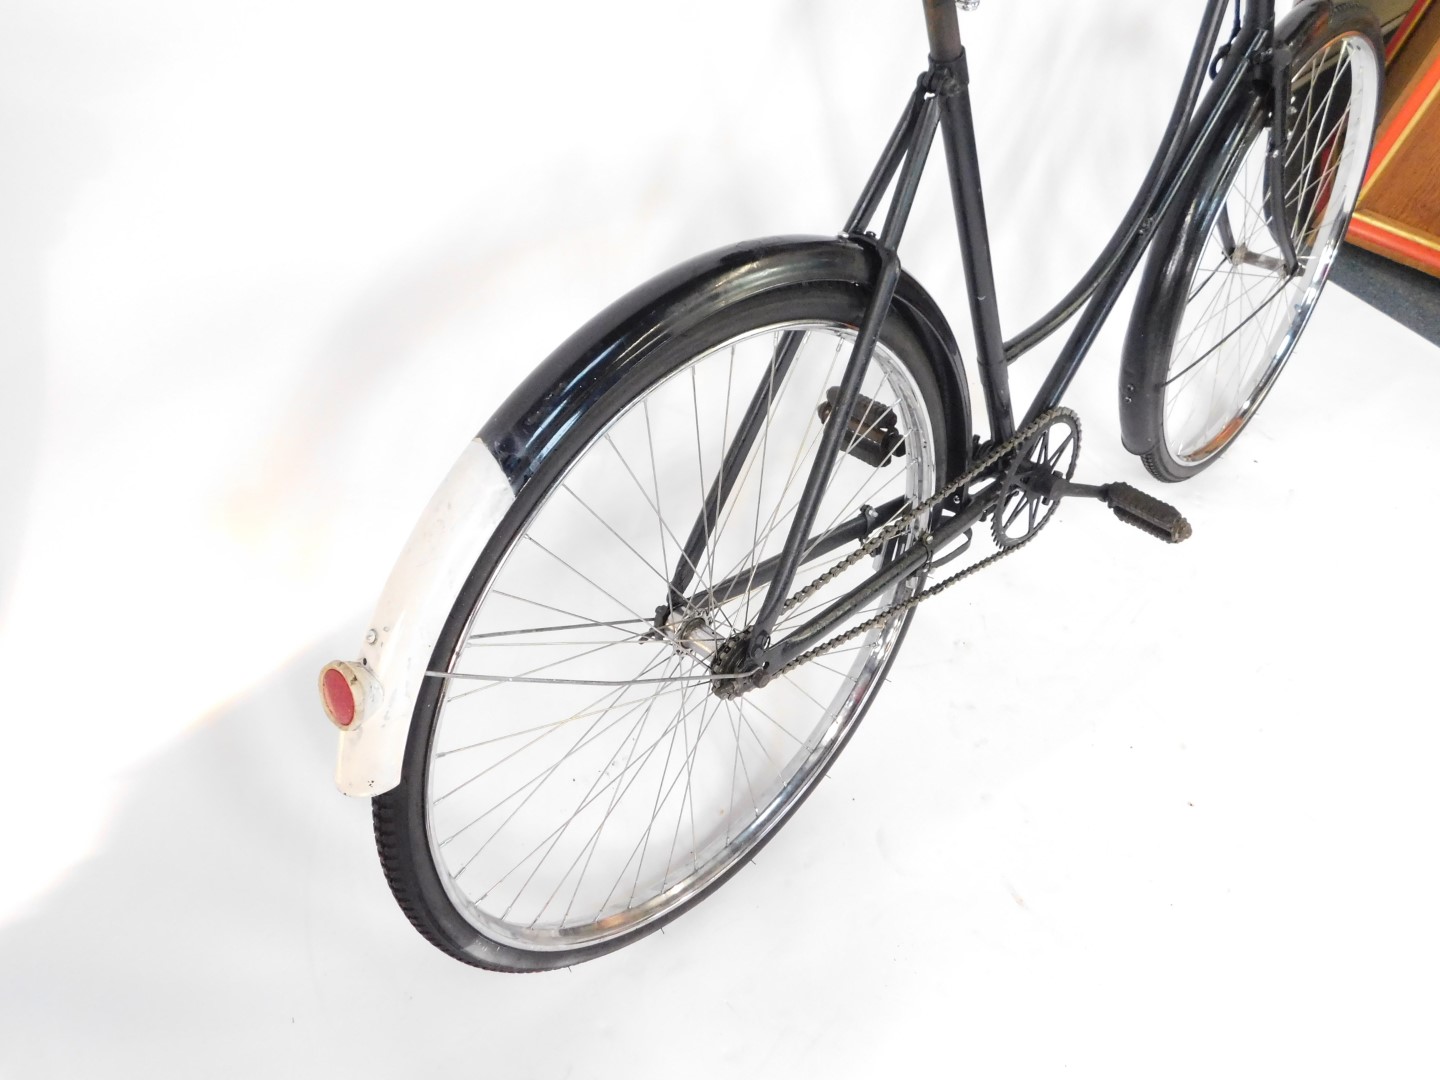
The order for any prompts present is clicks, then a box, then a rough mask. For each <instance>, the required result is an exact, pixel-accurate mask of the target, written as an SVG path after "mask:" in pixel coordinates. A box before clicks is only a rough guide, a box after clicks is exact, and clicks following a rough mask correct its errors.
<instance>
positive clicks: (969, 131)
mask: <svg viewBox="0 0 1440 1080" xmlns="http://www.w3.org/2000/svg"><path fill="white" fill-rule="evenodd" d="M926 2H927V11H928V4H929V0H926ZM947 6H949V7H950V8H951V13H952V15H953V12H954V4H953V2H952V3H949V4H948V5H947ZM954 43H955V45H956V46H957V48H958V53H957V55H956V56H954V57H953V58H952V59H949V60H945V61H941V60H940V59H938V58H935V57H932V58H931V59H932V63H931V74H930V81H931V89H932V90H933V91H934V93H935V95H936V97H937V98H938V99H939V102H940V126H941V128H942V129H943V130H944V133H945V162H946V165H947V166H948V167H949V172H950V192H951V196H952V197H953V199H954V202H955V222H956V226H957V227H958V228H959V230H960V258H961V260H962V262H963V264H964V267H965V283H966V286H967V288H968V291H969V293H970V321H971V324H972V325H973V326H974V327H975V350H976V353H977V359H978V362H979V365H980V375H981V378H982V380H983V382H984V386H985V407H986V412H987V414H988V417H989V420H990V435H991V438H994V439H1008V438H1009V437H1010V436H1011V435H1012V434H1013V433H1014V431H1015V414H1014V410H1013V408H1012V406H1011V403H1010V373H1009V369H1008V367H1007V365H1006V363H1005V341H1004V338H1003V337H1002V335H1001V333H1000V305H999V302H998V301H997V300H996V298H995V271H994V268H993V266H992V264H991V261H990V235H989V229H988V227H987V226H986V223H985V200H984V198H983V196H982V194H981V190H980V161H979V155H978V152H977V151H976V148H975V120H974V117H973V115H972V114H971V112H970V74H969V71H968V70H967V68H966V64H965V50H964V48H963V47H959V32H958V31H957V32H956V34H955V42H954Z"/></svg>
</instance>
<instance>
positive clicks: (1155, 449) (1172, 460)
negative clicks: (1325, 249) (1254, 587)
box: [1120, 0, 1384, 483]
mask: <svg viewBox="0 0 1440 1080" xmlns="http://www.w3.org/2000/svg"><path fill="white" fill-rule="evenodd" d="M1343 35H1359V36H1361V37H1363V38H1366V39H1368V40H1369V42H1370V45H1371V49H1372V50H1373V53H1372V55H1373V56H1374V57H1376V58H1380V63H1381V65H1382V66H1381V68H1380V69H1379V71H1378V73H1377V76H1376V78H1377V82H1378V85H1379V86H1381V87H1383V75H1384V72H1383V57H1384V46H1383V44H1382V42H1381V38H1380V27H1379V23H1378V22H1377V20H1376V18H1375V16H1374V14H1373V13H1372V12H1371V11H1370V10H1369V9H1368V8H1366V7H1365V6H1363V5H1362V4H1359V3H1351V2H1342V3H1336V4H1331V3H1329V2H1323V0H1321V2H1317V0H1312V2H1310V3H1307V4H1302V5H1300V6H1299V7H1297V8H1296V9H1295V11H1294V12H1292V14H1291V15H1290V16H1289V17H1288V18H1287V19H1286V20H1285V21H1284V22H1283V23H1282V24H1281V25H1280V26H1279V28H1278V29H1277V38H1278V40H1279V41H1280V42H1281V43H1282V44H1284V45H1286V46H1288V47H1289V48H1290V49H1291V50H1292V55H1293V56H1294V58H1295V59H1294V62H1293V65H1292V70H1294V71H1300V70H1302V68H1303V65H1304V64H1305V63H1306V62H1308V61H1309V60H1310V59H1311V58H1313V57H1314V56H1315V55H1316V53H1318V52H1319V51H1320V50H1321V49H1324V48H1325V47H1327V46H1328V45H1329V44H1330V43H1331V42H1333V41H1335V40H1336V39H1337V38H1339V37H1341V36H1343ZM1375 104H1376V112H1377V117H1378V110H1379V104H1380V94H1379V93H1378V92H1377V94H1376V102H1375ZM1265 125H1266V113H1265V109H1264V106H1263V103H1262V101H1261V100H1260V98H1259V97H1257V96H1254V95H1251V96H1248V97H1246V98H1245V99H1244V100H1242V101H1240V102H1238V103H1237V104H1236V105H1235V106H1234V107H1233V108H1232V111H1231V114H1230V117H1229V119H1228V120H1227V121H1226V122H1225V123H1223V124H1222V127H1221V129H1220V131H1219V132H1218V133H1217V135H1216V136H1215V139H1214V149H1213V150H1212V151H1211V164H1210V166H1209V168H1207V169H1203V170H1200V171H1199V172H1198V173H1197V174H1196V177H1195V179H1194V180H1193V181H1192V182H1191V183H1190V185H1189V186H1188V188H1187V189H1185V190H1182V191H1181V192H1180V193H1179V196H1178V198H1177V201H1176V203H1175V206H1174V208H1173V209H1172V211H1171V212H1170V213H1169V214H1168V215H1167V217H1166V219H1165V221H1164V222H1163V223H1162V225H1161V229H1160V231H1159V232H1158V234H1157V235H1156V238H1155V242H1154V244H1153V245H1152V247H1151V249H1150V253H1149V256H1148V258H1147V261H1146V265H1145V270H1144V274H1143V275H1142V277H1141V280H1140V284H1139V288H1138V290H1137V293H1136V298H1135V307H1134V311H1133V314H1132V315H1131V319H1130V325H1129V328H1128V330H1127V333H1126V340H1125V347H1124V352H1123V355H1122V360H1121V376H1120V412H1121V426H1122V430H1123V432H1124V442H1125V446H1126V448H1127V449H1129V450H1131V451H1132V452H1134V453H1137V454H1138V455H1139V456H1140V457H1141V460H1142V461H1143V462H1144V464H1145V467H1146V469H1147V470H1148V471H1149V472H1150V474H1151V475H1152V476H1154V477H1155V478H1157V479H1159V480H1162V481H1165V482H1167V483H1177V482H1179V481H1182V480H1188V479H1189V478H1190V477H1192V476H1194V475H1196V474H1197V473H1199V472H1201V471H1202V470H1204V469H1206V468H1208V467H1209V466H1210V465H1212V464H1213V463H1214V462H1215V461H1216V460H1217V459H1218V458H1219V457H1220V455H1221V454H1222V453H1223V452H1224V451H1225V450H1226V449H1228V447H1229V446H1231V445H1233V443H1234V440H1235V438H1236V437H1237V436H1238V435H1239V433H1240V431H1242V430H1243V429H1244V427H1245V426H1247V425H1248V424H1249V422H1250V420H1251V419H1253V417H1254V415H1255V412H1256V411H1258V409H1259V406H1260V404H1261V402H1262V401H1263V399H1264V397H1265V396H1266V395H1267V394H1268V393H1269V390H1270V388H1271V387H1272V386H1273V384H1274V381H1275V379H1276V378H1277V377H1278V375H1279V373H1280V370H1281V369H1282V368H1283V367H1284V365H1285V363H1286V361H1287V360H1288V358H1289V356H1290V355H1291V354H1292V353H1293V351H1294V347H1295V344H1296V342H1297V341H1298V339H1299V337H1300V333H1301V331H1303V329H1304V325H1305V322H1308V319H1309V314H1310V312H1312V311H1313V310H1314V305H1313V303H1312V304H1311V307H1310V308H1309V309H1308V310H1307V311H1306V313H1305V316H1304V319H1303V320H1302V321H1301V322H1300V325H1299V328H1298V329H1296V330H1295V331H1294V334H1293V336H1292V337H1291V338H1290V340H1289V342H1288V344H1287V345H1286V346H1285V347H1284V348H1283V349H1282V350H1281V351H1280V352H1278V353H1276V354H1275V358H1274V359H1272V360H1271V361H1269V363H1268V366H1267V368H1266V374H1264V375H1263V377H1262V378H1261V381H1260V384H1259V386H1258V389H1257V390H1256V391H1255V392H1253V393H1252V394H1251V395H1250V396H1249V397H1248V398H1247V401H1251V399H1253V402H1252V403H1250V404H1248V406H1247V407H1246V409H1245V411H1244V414H1243V415H1238V414H1237V415H1236V416H1235V417H1234V418H1233V420H1232V421H1231V422H1230V423H1228V424H1227V425H1226V426H1225V428H1224V429H1223V431H1222V434H1223V435H1224V439H1223V441H1222V442H1220V444H1219V446H1218V448H1217V449H1213V450H1209V451H1208V453H1207V454H1206V456H1204V457H1203V458H1200V459H1199V460H1195V461H1183V460H1179V459H1177V458H1176V457H1175V456H1174V455H1172V453H1171V451H1170V447H1169V444H1168V442H1167V439H1166V433H1165V415H1164V413H1165V385H1166V382H1167V379H1168V378H1172V377H1173V376H1171V375H1170V366H1171V363H1172V357H1173V353H1174V350H1175V349H1176V337H1177V335H1178V334H1179V332H1180V328H1181V322H1182V319H1183V317H1184V315H1185V311H1186V308H1187V304H1188V300H1189V299H1191V298H1192V297H1190V296H1188V295H1187V294H1189V293H1190V289H1191V285H1192V283H1193V280H1194V276H1195V274H1196V271H1197V268H1198V267H1199V264H1200V260H1201V258H1202V256H1203V254H1204V252H1205V249H1206V244H1207V242H1208V239H1209V237H1210V234H1211V231H1212V229H1214V227H1215V224H1216V221H1217V219H1218V218H1219V215H1220V210H1221V208H1222V207H1223V206H1224V204H1225V200H1226V198H1227V196H1228V194H1229V192H1230V189H1231V186H1232V184H1233V183H1234V182H1235V179H1236V177H1237V174H1238V173H1239V171H1240V168H1241V165H1242V164H1243V163H1244V161H1245V158H1246V155H1247V153H1249V152H1250V148H1251V146H1252V144H1253V142H1254V140H1256V139H1257V138H1260V139H1263V138H1265ZM1372 140H1373V129H1372ZM1348 220H1349V214H1348V213H1347V214H1346V215H1345V217H1344V218H1343V219H1341V224H1340V226H1339V229H1340V234H1341V235H1342V236H1343V233H1344V228H1345V225H1346V224H1347V223H1348ZM1319 285H1320V288H1323V286H1324V278H1323V277H1322V278H1321V280H1320V283H1319ZM1318 293H1319V289H1318V288H1317V290H1316V295H1317V296H1318Z"/></svg>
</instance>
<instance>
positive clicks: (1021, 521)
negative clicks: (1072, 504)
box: [990, 409, 1080, 548]
mask: <svg viewBox="0 0 1440 1080" xmlns="http://www.w3.org/2000/svg"><path fill="white" fill-rule="evenodd" d="M1079 460H1080V418H1079V417H1078V416H1076V415H1075V414H1074V413H1073V412H1070V411H1069V410H1068V409H1064V410H1061V409H1057V410H1056V411H1055V413H1054V414H1053V415H1052V416H1051V417H1050V420H1049V422H1048V423H1047V424H1046V425H1045V426H1044V427H1042V428H1041V429H1040V430H1039V431H1037V432H1035V433H1034V434H1032V435H1031V436H1030V437H1029V438H1028V439H1026V440H1025V442H1024V443H1023V444H1022V445H1021V447H1020V450H1019V452H1018V453H1016V455H1015V458H1014V460H1013V461H1012V462H1011V464H1010V467H1009V468H1008V469H1007V470H1006V473H1005V480H1004V482H1003V483H1004V486H1003V488H1002V489H1001V492H1000V497H999V500H998V501H997V502H996V504H995V511H994V513H993V514H992V515H991V517H990V535H991V536H992V537H994V539H995V544H996V546H997V547H1000V548H1013V547H1019V546H1020V545H1021V544H1023V543H1025V541H1027V540H1029V539H1030V538H1031V537H1032V536H1034V535H1035V534H1036V533H1038V532H1039V531H1040V530H1041V529H1042V528H1044V527H1045V523H1046V522H1048V521H1049V520H1050V517H1051V515H1052V514H1054V513H1055V507H1056V506H1057V505H1059V502H1060V500H1059V499H1056V498H1051V497H1050V496H1049V495H1046V494H1043V493H1042V491H1041V490H1037V488H1039V487H1040V482H1042V481H1047V480H1049V479H1050V478H1051V477H1053V476H1054V474H1056V473H1059V474H1060V475H1062V476H1064V478H1065V479H1066V480H1071V479H1074V477H1075V466H1076V464H1077V463H1078V462H1079Z"/></svg>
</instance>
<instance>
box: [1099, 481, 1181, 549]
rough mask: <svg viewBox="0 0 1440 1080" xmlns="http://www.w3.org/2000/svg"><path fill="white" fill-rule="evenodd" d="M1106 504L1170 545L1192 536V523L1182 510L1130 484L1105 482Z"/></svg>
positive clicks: (1130, 521) (1142, 530)
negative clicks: (1186, 518) (1187, 519)
mask: <svg viewBox="0 0 1440 1080" xmlns="http://www.w3.org/2000/svg"><path fill="white" fill-rule="evenodd" d="M1103 490H1104V496H1103V497H1104V499H1105V505H1106V506H1108V507H1110V509H1111V510H1113V511H1115V516H1116V517H1118V518H1119V519H1120V520H1121V521H1123V522H1125V523H1126V524H1127V525H1134V526H1135V527H1136V528H1137V529H1139V530H1140V531H1141V532H1147V533H1149V534H1150V535H1151V536H1153V537H1156V538H1157V539H1160V540H1164V541H1165V542H1166V543H1167V544H1178V543H1180V542H1181V541H1182V540H1188V539H1190V534H1191V532H1192V530H1191V528H1190V523H1189V522H1188V521H1186V520H1185V518H1184V516H1183V515H1182V514H1181V513H1180V511H1179V510H1177V509H1175V507H1173V506H1171V505H1170V504H1169V503H1166V502H1161V501H1160V500H1159V499H1157V498H1155V496H1153V495H1147V494H1145V492H1143V491H1141V490H1140V489H1139V488H1133V487H1131V486H1130V485H1129V484H1119V483H1117V484H1106V485H1105V487H1104V489H1103Z"/></svg>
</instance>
